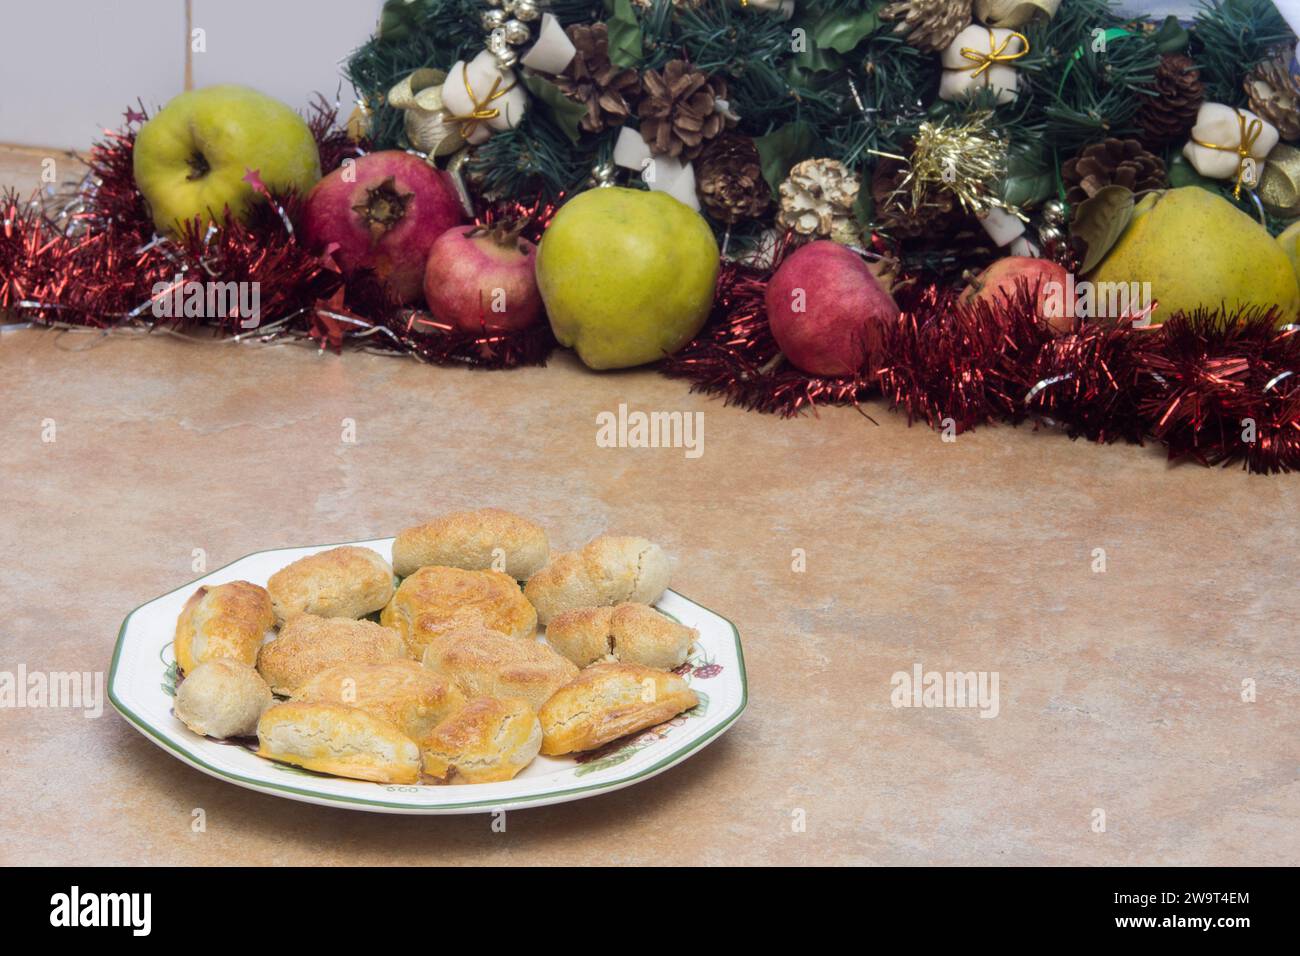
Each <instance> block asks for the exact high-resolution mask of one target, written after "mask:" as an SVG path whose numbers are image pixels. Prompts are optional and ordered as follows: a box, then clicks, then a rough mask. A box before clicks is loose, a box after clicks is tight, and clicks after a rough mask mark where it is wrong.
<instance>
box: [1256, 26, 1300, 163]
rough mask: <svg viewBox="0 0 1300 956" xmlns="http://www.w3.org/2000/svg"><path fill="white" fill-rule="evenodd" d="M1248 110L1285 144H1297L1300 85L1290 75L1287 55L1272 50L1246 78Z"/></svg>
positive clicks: (1299, 126) (1299, 125)
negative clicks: (1270, 128) (1285, 142)
mask: <svg viewBox="0 0 1300 956" xmlns="http://www.w3.org/2000/svg"><path fill="white" fill-rule="evenodd" d="M1245 87H1246V96H1247V97H1248V98H1249V100H1250V108H1251V110H1252V111H1253V112H1255V113H1257V114H1258V115H1259V117H1260V118H1261V119H1263V120H1267V121H1268V122H1270V123H1272V124H1273V125H1274V126H1276V127H1277V131H1278V134H1279V135H1280V136H1281V137H1282V139H1284V140H1286V141H1287V142H1288V143H1294V142H1296V141H1297V140H1300V82H1297V81H1296V78H1295V76H1293V75H1292V73H1291V51H1290V50H1287V49H1281V50H1274V51H1273V54H1272V55H1271V56H1270V57H1269V58H1268V59H1266V60H1263V61H1262V62H1261V63H1260V64H1259V65H1258V66H1256V67H1255V69H1253V70H1251V71H1250V73H1249V74H1248V75H1247V76H1246V83H1245Z"/></svg>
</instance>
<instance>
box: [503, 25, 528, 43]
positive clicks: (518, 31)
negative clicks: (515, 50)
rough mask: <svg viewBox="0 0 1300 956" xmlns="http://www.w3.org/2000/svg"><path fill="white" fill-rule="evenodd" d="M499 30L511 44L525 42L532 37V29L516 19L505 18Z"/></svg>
mask: <svg viewBox="0 0 1300 956" xmlns="http://www.w3.org/2000/svg"><path fill="white" fill-rule="evenodd" d="M501 32H502V34H503V35H504V36H505V38H506V42H507V43H509V44H510V45H511V46H519V45H520V44H522V43H527V42H528V41H529V40H531V39H532V37H533V31H532V30H530V29H528V26H527V24H524V23H520V22H519V21H518V20H507V21H506V25H505V26H504V27H502V28H501Z"/></svg>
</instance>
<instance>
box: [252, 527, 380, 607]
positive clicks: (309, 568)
mask: <svg viewBox="0 0 1300 956" xmlns="http://www.w3.org/2000/svg"><path fill="white" fill-rule="evenodd" d="M266 589H267V590H268V591H270V592H271V604H272V605H273V606H274V608H275V619H276V621H277V622H278V623H280V624H283V623H284V622H285V621H287V620H288V619H289V618H291V617H293V616H294V615H295V614H316V615H319V616H320V617H352V618H357V617H365V616H366V615H367V614H370V613H372V612H374V611H378V610H379V609H380V608H381V607H383V606H384V605H385V604H387V603H388V601H389V599H390V598H391V597H392V596H393V569H392V567H390V566H389V564H388V562H387V561H385V560H384V559H383V557H381V556H380V555H379V553H378V552H375V551H371V550H370V549H369V548H358V547H354V546H352V545H344V546H343V547H341V548H331V549H330V550H328V551H320V552H318V553H316V554H309V555H307V557H305V558H299V559H298V560H297V561H295V562H293V564H290V565H288V566H286V567H283V568H281V569H280V570H279V571H276V572H275V574H273V575H271V580H270V581H268V582H267V583H266Z"/></svg>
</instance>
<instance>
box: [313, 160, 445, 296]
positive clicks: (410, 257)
mask: <svg viewBox="0 0 1300 956" xmlns="http://www.w3.org/2000/svg"><path fill="white" fill-rule="evenodd" d="M464 221H465V214H464V210H463V209H462V208H461V204H460V199H459V198H458V197H457V195H456V190H455V187H454V186H453V185H452V181H451V177H450V176H448V175H447V174H446V173H444V172H443V171H442V170H440V169H435V168H434V167H432V166H430V165H429V164H428V163H426V162H425V161H424V160H422V159H420V157H418V156H413V155H412V154H410V153H405V152H402V151H401V150H397V149H390V150H384V151H382V152H378V153H370V154H369V155H366V156H362V157H360V158H359V159H357V160H356V161H355V163H345V164H344V165H342V166H340V167H339V168H338V169H336V170H334V172H332V173H330V174H329V175H328V176H326V177H325V178H324V179H322V180H321V181H320V182H319V183H317V184H316V187H315V188H314V189H312V191H311V193H310V195H308V197H307V205H306V209H305V210H304V212H303V233H304V235H305V238H306V240H307V242H308V243H309V244H310V245H311V246H312V247H313V248H315V249H317V250H322V251H323V250H325V249H326V248H328V247H329V246H331V245H334V246H335V250H334V259H335V261H336V262H338V264H339V267H340V268H341V269H342V270H343V274H344V275H345V276H351V275H352V274H353V273H355V272H357V271H359V270H362V269H369V270H371V271H373V272H374V273H375V275H376V276H378V277H379V280H380V281H381V282H382V283H383V284H384V285H385V286H386V287H387V288H388V290H389V291H390V292H391V293H392V294H393V295H394V296H395V297H396V298H397V299H398V300H399V301H401V302H412V301H415V300H416V299H418V298H419V296H420V285H421V283H422V282H423V280H424V264H425V261H426V260H427V259H428V258H429V247H430V246H432V245H433V241H434V240H435V239H437V238H438V237H439V236H440V235H442V233H444V232H445V231H446V230H448V229H450V228H451V227H452V226H454V225H456V224H457V223H461V222H464Z"/></svg>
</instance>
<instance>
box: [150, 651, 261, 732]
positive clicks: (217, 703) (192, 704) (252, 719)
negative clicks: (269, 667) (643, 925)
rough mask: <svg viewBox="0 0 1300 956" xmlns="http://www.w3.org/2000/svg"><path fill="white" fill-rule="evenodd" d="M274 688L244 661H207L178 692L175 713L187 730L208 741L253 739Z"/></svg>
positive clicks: (182, 683)
mask: <svg viewBox="0 0 1300 956" xmlns="http://www.w3.org/2000/svg"><path fill="white" fill-rule="evenodd" d="M272 699H273V698H272V697H271V688H269V687H267V686H266V681H264V680H262V676H261V675H260V674H258V673H257V671H255V670H253V668H251V667H249V666H248V665H247V664H245V663H244V662H243V661H237V660H234V659H233V658H229V657H218V658H215V659H213V660H210V661H204V662H203V663H202V664H199V665H198V666H197V667H195V668H194V670H193V671H191V672H190V673H189V674H188V675H187V676H186V677H185V679H184V680H183V681H181V685H180V687H178V688H177V689H176V700H175V701H174V702H173V704H172V709H173V710H174V711H175V712H176V716H177V717H179V718H180V720H181V722H182V723H184V724H185V726H186V727H188V728H190V730H192V731H194V732H195V733H196V734H202V735H203V736H205V737H217V738H223V737H251V736H252V735H253V734H255V733H257V718H259V717H261V716H262V711H264V710H266V708H267V707H269V706H271V701H272Z"/></svg>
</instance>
